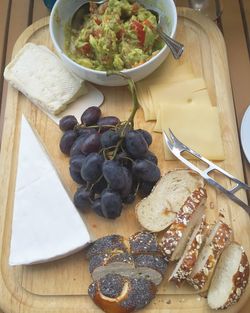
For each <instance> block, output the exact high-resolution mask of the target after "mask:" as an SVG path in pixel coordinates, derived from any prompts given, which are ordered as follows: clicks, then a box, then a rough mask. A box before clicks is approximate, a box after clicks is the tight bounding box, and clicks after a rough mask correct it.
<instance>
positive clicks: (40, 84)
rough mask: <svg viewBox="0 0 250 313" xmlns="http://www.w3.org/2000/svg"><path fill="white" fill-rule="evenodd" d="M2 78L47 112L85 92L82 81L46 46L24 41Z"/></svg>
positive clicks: (63, 105) (54, 111)
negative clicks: (24, 43)
mask: <svg viewBox="0 0 250 313" xmlns="http://www.w3.org/2000/svg"><path fill="white" fill-rule="evenodd" d="M4 78H5V79H6V80H8V81H9V83H10V84H11V85H12V86H13V87H14V88H16V89H18V90H19V91H21V92H22V93H23V94H24V95H25V96H26V97H28V98H29V99H30V101H31V102H33V103H34V104H35V105H37V106H38V107H40V108H41V109H42V110H45V111H47V112H49V113H51V114H54V115H57V114H59V113H60V112H62V111H64V110H65V109H66V107H67V104H68V103H70V102H72V101H74V100H75V99H76V98H78V97H79V96H81V95H83V94H86V93H87V89H86V87H85V85H84V82H83V80H81V79H80V78H78V77H77V76H75V75H74V74H73V73H70V72H69V71H68V70H67V69H66V68H65V67H64V64H63V63H62V61H61V60H60V59H59V58H58V57H57V56H56V55H55V54H54V53H53V52H52V51H50V50H49V49H48V48H47V47H45V46H41V45H40V46H39V45H35V44H33V43H27V44H26V45H25V46H24V47H23V48H22V49H21V50H20V51H19V52H18V53H17V55H16V56H15V58H14V59H13V60H12V61H11V62H10V64H8V65H7V66H6V68H5V71H4Z"/></svg>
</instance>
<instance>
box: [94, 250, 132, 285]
mask: <svg viewBox="0 0 250 313" xmlns="http://www.w3.org/2000/svg"><path fill="white" fill-rule="evenodd" d="M134 268H135V264H134V259H133V257H132V255H131V254H129V253H127V252H122V253H111V254H97V255H95V256H93V257H92V258H91V259H90V261H89V271H90V274H91V276H92V278H93V280H99V279H100V278H102V277H104V276H106V275H107V274H112V273H116V274H120V275H124V276H130V274H131V271H133V270H134Z"/></svg>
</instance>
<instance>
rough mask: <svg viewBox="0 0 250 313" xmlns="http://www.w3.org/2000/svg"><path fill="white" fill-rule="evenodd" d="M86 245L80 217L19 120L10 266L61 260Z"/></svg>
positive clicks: (87, 237)
mask: <svg viewBox="0 0 250 313" xmlns="http://www.w3.org/2000/svg"><path fill="white" fill-rule="evenodd" d="M89 242H90V235H89V233H88V230H87V228H86V226H85V224H84V222H83V220H82V218H81V217H80V215H79V213H78V212H77V210H76V208H75V207H74V205H73V203H72V202H71V199H70V197H69V196H68V194H67V192H66V191H65V189H64V187H63V185H62V183H61V181H60V179H59V177H58V175H57V173H56V171H55V169H54V168H53V166H52V164H51V162H50V160H49V159H48V156H47V154H46V152H45V151H44V149H43V147H42V146H41V144H40V142H39V141H38V139H37V137H36V135H35V134H34V132H33V130H32V128H31V127H30V125H29V123H28V122H27V120H26V119H25V118H24V117H22V125H21V137H20V147H19V157H18V170H17V179H16V190H15V198H14V212H13V222H12V237H11V247H10V257H9V264H10V265H21V264H32V263H40V262H46V261H51V260H54V259H58V258H62V257H64V256H67V255H69V254H72V253H74V252H76V251H78V250H80V249H82V248H83V247H85V246H86V245H87V244H88V243H89Z"/></svg>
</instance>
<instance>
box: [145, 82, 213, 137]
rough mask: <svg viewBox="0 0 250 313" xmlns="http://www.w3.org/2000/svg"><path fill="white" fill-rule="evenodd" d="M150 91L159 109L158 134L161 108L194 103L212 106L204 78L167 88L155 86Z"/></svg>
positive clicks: (156, 125) (156, 129)
mask: <svg viewBox="0 0 250 313" xmlns="http://www.w3.org/2000/svg"><path fill="white" fill-rule="evenodd" d="M150 91H151V95H152V101H153V102H154V105H155V107H157V108H158V109H157V110H156V112H157V113H156V115H157V120H156V124H155V128H154V131H156V132H161V108H162V107H163V106H164V105H172V106H175V105H188V104H190V103H194V102H197V103H199V104H200V105H209V106H210V105H211V102H210V99H209V95H208V93H207V90H206V84H205V81H204V79H203V78H195V79H191V80H187V81H183V82H178V83H174V84H172V85H170V86H169V87H167V88H166V87H165V86H163V85H153V86H151V87H150Z"/></svg>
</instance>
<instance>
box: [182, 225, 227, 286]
mask: <svg viewBox="0 0 250 313" xmlns="http://www.w3.org/2000/svg"><path fill="white" fill-rule="evenodd" d="M231 234H232V229H231V228H230V227H229V226H228V225H227V224H225V223H223V222H222V221H218V222H217V223H216V224H215V226H214V227H213V228H212V230H211V232H210V234H209V236H208V238H207V240H206V242H205V245H204V247H203V248H202V250H201V252H200V254H199V257H198V260H197V262H196V264H195V266H194V268H193V271H192V273H191V275H190V276H189V277H188V278H187V282H188V283H189V284H190V285H192V286H193V287H194V288H195V289H197V290H206V289H207V287H208V286H209V284H210V281H211V278H212V275H213V272H214V269H215V266H216V263H217V261H218V259H219V257H220V255H221V253H222V251H223V250H224V248H225V247H226V246H227V245H228V244H229V243H230V242H231Z"/></svg>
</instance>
